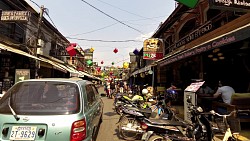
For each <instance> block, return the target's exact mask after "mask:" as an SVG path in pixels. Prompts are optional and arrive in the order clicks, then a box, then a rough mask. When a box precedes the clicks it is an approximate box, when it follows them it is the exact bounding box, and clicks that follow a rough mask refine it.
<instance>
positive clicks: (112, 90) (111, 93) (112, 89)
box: [110, 79, 115, 98]
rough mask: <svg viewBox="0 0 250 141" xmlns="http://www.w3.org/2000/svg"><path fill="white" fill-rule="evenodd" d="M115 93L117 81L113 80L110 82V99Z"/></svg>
mask: <svg viewBox="0 0 250 141" xmlns="http://www.w3.org/2000/svg"><path fill="white" fill-rule="evenodd" d="M114 93H115V81H114V80H113V79H112V80H111V81H110V98H112V95H113V94H114Z"/></svg>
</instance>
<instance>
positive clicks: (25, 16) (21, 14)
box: [1, 10, 31, 22]
mask: <svg viewBox="0 0 250 141" xmlns="http://www.w3.org/2000/svg"><path fill="white" fill-rule="evenodd" d="M30 16H31V13H30V11H15V10H14V11H2V14H1V21H6V22H7V21H8V22H9V21H22V22H28V21H29V19H30Z"/></svg>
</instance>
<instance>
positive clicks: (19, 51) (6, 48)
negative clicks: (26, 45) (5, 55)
mask: <svg viewBox="0 0 250 141" xmlns="http://www.w3.org/2000/svg"><path fill="white" fill-rule="evenodd" d="M0 49H2V50H7V51H10V52H13V53H16V54H20V55H24V56H27V57H30V58H33V59H37V60H40V59H39V58H38V57H36V56H34V55H31V54H29V53H27V52H25V51H22V50H20V49H16V48H13V47H11V46H7V45H4V44H2V43H0Z"/></svg>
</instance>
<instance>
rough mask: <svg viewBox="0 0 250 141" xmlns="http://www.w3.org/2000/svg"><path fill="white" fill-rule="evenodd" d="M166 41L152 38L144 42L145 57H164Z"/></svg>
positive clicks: (155, 58)
mask: <svg viewBox="0 0 250 141" xmlns="http://www.w3.org/2000/svg"><path fill="white" fill-rule="evenodd" d="M163 48H164V42H163V40H162V39H158V38H150V39H147V40H145V41H144V42H143V59H148V60H157V59H162V58H163Z"/></svg>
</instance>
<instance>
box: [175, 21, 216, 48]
mask: <svg viewBox="0 0 250 141" xmlns="http://www.w3.org/2000/svg"><path fill="white" fill-rule="evenodd" d="M212 28H213V26H212V22H211V21H209V22H207V23H205V24H204V25H202V26H201V27H199V28H197V29H196V30H194V31H193V32H191V33H189V34H188V35H186V36H184V37H183V38H181V39H180V40H179V41H178V42H177V43H176V44H175V47H174V48H173V50H174V49H176V48H179V47H181V46H183V45H185V44H187V43H189V42H191V41H193V40H195V39H197V38H199V37H201V36H202V35H204V34H206V33H208V32H209V31H211V30H212Z"/></svg>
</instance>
